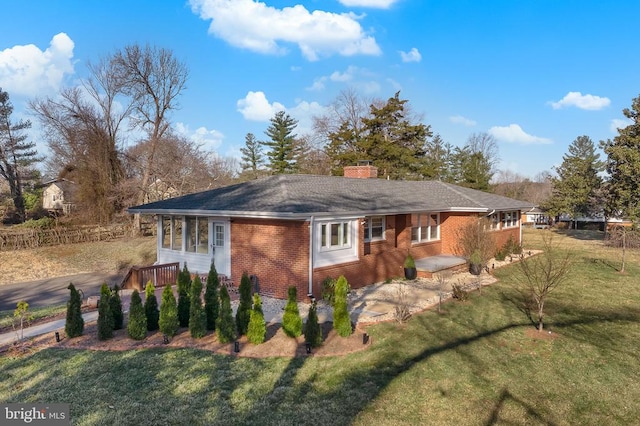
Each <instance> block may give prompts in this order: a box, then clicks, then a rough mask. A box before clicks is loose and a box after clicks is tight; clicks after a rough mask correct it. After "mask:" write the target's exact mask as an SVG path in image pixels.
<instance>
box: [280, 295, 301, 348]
mask: <svg viewBox="0 0 640 426" xmlns="http://www.w3.org/2000/svg"><path fill="white" fill-rule="evenodd" d="M288 296H289V297H288V299H287V304H286V306H285V307H284V315H283V316H282V329H283V330H284V333H285V334H286V335H287V336H289V337H298V336H300V335H301V334H302V318H301V317H300V311H299V310H298V291H297V289H296V288H295V287H293V286H292V287H289V290H288Z"/></svg>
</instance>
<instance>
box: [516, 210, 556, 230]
mask: <svg viewBox="0 0 640 426" xmlns="http://www.w3.org/2000/svg"><path fill="white" fill-rule="evenodd" d="M521 221H522V226H525V227H526V226H530V227H534V228H548V227H549V226H551V224H552V220H551V218H550V217H549V216H548V215H547V213H546V212H544V211H542V210H540V209H539V208H537V207H534V208H532V209H529V210H524V211H523V212H522V218H521Z"/></svg>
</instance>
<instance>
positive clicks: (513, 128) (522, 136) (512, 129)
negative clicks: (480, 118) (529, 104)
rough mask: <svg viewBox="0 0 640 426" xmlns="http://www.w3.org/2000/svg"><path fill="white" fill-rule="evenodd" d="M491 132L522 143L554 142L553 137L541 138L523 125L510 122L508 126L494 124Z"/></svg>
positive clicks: (503, 138) (508, 140)
mask: <svg viewBox="0 0 640 426" xmlns="http://www.w3.org/2000/svg"><path fill="white" fill-rule="evenodd" d="M489 134H491V135H492V136H493V137H495V138H496V139H498V140H502V141H505V142H511V143H516V144H520V145H532V144H550V143H552V141H551V139H547V138H541V137H538V136H533V135H530V134H528V133H526V132H525V131H524V130H522V127H520V126H519V125H517V124H510V125H508V126H506V127H501V126H494V127H492V128H490V129H489Z"/></svg>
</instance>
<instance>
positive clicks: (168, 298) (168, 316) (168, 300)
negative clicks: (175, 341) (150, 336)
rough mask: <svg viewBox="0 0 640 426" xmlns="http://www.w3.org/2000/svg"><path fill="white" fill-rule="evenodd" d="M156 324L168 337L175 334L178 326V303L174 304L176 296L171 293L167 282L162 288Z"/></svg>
mask: <svg viewBox="0 0 640 426" xmlns="http://www.w3.org/2000/svg"><path fill="white" fill-rule="evenodd" d="M158 326H159V327H160V332H162V334H164V335H166V336H168V337H173V336H175V335H176V333H177V332H178V327H179V326H180V323H179V322H178V305H177V304H176V297H175V296H174V295H173V289H172V288H171V284H167V286H166V287H165V288H164V290H162V304H161V305H160V320H159V321H158Z"/></svg>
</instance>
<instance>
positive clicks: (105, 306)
mask: <svg viewBox="0 0 640 426" xmlns="http://www.w3.org/2000/svg"><path fill="white" fill-rule="evenodd" d="M110 299H111V291H109V287H108V286H107V284H106V283H105V284H102V287H101V288H100V302H99V303H98V340H107V339H110V338H112V337H113V327H114V322H113V314H112V313H111V303H110V301H109V300H110Z"/></svg>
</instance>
